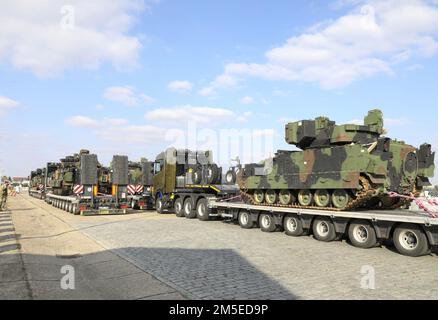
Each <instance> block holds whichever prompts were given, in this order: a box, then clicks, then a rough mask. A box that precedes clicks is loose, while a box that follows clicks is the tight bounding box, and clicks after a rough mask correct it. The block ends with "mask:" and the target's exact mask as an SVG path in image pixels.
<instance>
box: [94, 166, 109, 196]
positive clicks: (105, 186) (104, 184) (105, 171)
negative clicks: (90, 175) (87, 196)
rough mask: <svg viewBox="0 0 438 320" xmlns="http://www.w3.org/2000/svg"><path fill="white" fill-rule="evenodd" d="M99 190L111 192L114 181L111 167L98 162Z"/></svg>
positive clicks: (104, 192)
mask: <svg viewBox="0 0 438 320" xmlns="http://www.w3.org/2000/svg"><path fill="white" fill-rule="evenodd" d="M97 175H98V192H99V193H100V194H111V190H112V182H111V169H110V168H107V167H104V166H102V165H100V164H98V167H97Z"/></svg>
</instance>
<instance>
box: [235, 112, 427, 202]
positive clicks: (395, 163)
mask: <svg viewBox="0 0 438 320" xmlns="http://www.w3.org/2000/svg"><path fill="white" fill-rule="evenodd" d="M384 132H385V131H384V129H383V113H382V112H381V111H380V110H372V111H370V112H369V113H368V115H367V116H366V117H365V121H364V125H356V124H346V125H336V124H335V122H334V121H330V120H329V119H328V118H325V117H319V118H316V119H315V120H304V121H299V122H294V123H289V124H287V125H286V142H288V143H289V144H293V145H296V146H297V147H299V148H300V149H302V150H303V151H279V152H278V153H277V154H276V156H275V157H274V158H273V167H272V170H271V171H270V172H268V173H267V174H266V173H265V174H263V173H261V171H260V170H259V171H258V172H256V171H255V170H254V168H257V167H260V165H256V164H252V165H249V166H245V168H244V170H243V171H242V175H241V176H240V177H239V179H238V183H239V185H240V187H241V189H243V190H249V191H251V190H271V189H273V190H302V189H310V190H318V189H327V190H336V189H346V190H350V191H352V192H353V194H354V192H355V191H358V190H360V188H361V185H360V177H366V178H367V179H368V181H369V182H370V184H371V186H372V187H373V188H374V189H376V191H378V192H379V193H380V194H385V193H387V192H389V191H394V192H398V193H402V194H410V193H411V192H415V191H419V190H421V189H422V187H424V186H426V185H429V184H430V183H429V178H431V177H433V174H434V169H435V167H434V157H435V154H434V153H432V152H431V147H430V145H428V144H425V145H422V146H421V147H420V148H419V149H417V148H415V147H413V146H410V145H408V144H406V143H404V142H401V141H397V140H391V139H389V138H386V137H384V136H383V134H384Z"/></svg>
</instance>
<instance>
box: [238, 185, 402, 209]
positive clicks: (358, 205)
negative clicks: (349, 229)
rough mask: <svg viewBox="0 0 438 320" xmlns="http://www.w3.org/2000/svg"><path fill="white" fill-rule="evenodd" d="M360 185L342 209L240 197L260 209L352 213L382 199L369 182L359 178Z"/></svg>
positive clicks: (245, 196) (249, 195)
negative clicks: (269, 202) (359, 188)
mask: <svg viewBox="0 0 438 320" xmlns="http://www.w3.org/2000/svg"><path fill="white" fill-rule="evenodd" d="M360 184H361V186H362V190H360V191H358V192H357V193H356V197H355V198H354V199H351V200H350V202H349V203H348V204H347V206H346V207H345V208H343V209H339V208H334V207H319V206H301V205H299V204H290V205H282V204H279V203H276V204H266V203H262V204H260V203H257V202H256V201H255V200H254V196H253V195H252V194H250V193H248V191H244V190H241V191H240V195H241V198H242V200H243V201H244V202H245V203H247V204H250V205H256V206H261V207H277V208H294V209H311V210H324V211H333V212H340V211H353V210H358V209H363V208H367V207H368V206H367V205H368V204H369V202H370V201H371V200H375V199H376V198H379V197H382V195H379V193H378V191H377V190H376V189H374V188H372V187H371V185H370V183H369V181H368V180H367V179H366V178H364V177H361V178H360ZM406 204H407V203H406V201H399V202H397V203H396V204H394V205H393V206H391V208H390V210H393V209H398V208H401V207H403V206H405V205H406Z"/></svg>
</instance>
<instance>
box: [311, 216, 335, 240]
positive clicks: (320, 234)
mask: <svg viewBox="0 0 438 320" xmlns="http://www.w3.org/2000/svg"><path fill="white" fill-rule="evenodd" d="M313 236H314V237H315V239H316V240H318V241H323V242H332V241H334V240H336V237H337V236H336V230H335V225H334V224H333V222H332V220H331V219H330V218H327V217H317V218H315V220H314V221H313Z"/></svg>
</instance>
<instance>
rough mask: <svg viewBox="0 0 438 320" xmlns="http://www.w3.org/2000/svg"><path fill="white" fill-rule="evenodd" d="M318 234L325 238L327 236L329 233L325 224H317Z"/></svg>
mask: <svg viewBox="0 0 438 320" xmlns="http://www.w3.org/2000/svg"><path fill="white" fill-rule="evenodd" d="M317 229H318V233H319V234H320V235H321V236H322V237H325V236H327V235H328V233H329V226H328V224H327V223H326V222H324V221H322V222H320V223H319V224H318V227H317Z"/></svg>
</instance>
